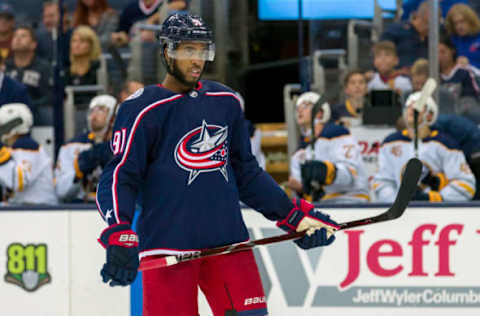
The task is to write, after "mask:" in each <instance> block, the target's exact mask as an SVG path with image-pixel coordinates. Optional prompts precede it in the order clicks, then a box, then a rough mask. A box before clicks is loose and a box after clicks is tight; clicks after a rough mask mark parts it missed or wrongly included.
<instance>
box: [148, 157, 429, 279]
mask: <svg viewBox="0 0 480 316" xmlns="http://www.w3.org/2000/svg"><path fill="white" fill-rule="evenodd" d="M421 171H422V163H421V162H420V160H418V159H416V158H412V159H410V160H409V161H408V163H407V166H406V168H405V173H404V175H403V178H402V183H401V184H400V189H399V190H398V194H397V197H396V198H395V201H394V202H393V204H392V206H391V207H390V208H389V209H388V210H387V211H385V212H383V213H382V214H380V215H377V216H373V217H367V218H363V219H359V220H355V221H350V222H345V223H341V224H340V228H339V230H343V229H349V228H353V227H357V226H363V225H369V224H375V223H381V222H385V221H390V220H393V219H396V218H399V217H400V216H402V214H403V213H404V212H405V209H406V208H407V205H408V203H409V202H410V200H411V198H412V196H413V194H414V193H415V191H416V189H417V182H418V179H419V178H420V173H421ZM306 232H307V231H301V232H295V233H291V234H283V235H279V236H273V237H268V238H263V239H257V240H251V241H247V242H241V243H236V244H231V245H226V246H221V247H216V248H211V249H205V250H199V251H194V252H189V253H185V254H180V255H170V256H164V257H154V258H151V259H147V260H144V261H142V262H141V264H140V267H139V270H140V271H145V270H151V269H155V268H162V267H167V266H171V265H174V264H177V263H180V262H184V261H190V260H194V259H199V258H205V257H210V256H218V255H223V254H228V253H232V252H238V251H243V250H248V249H252V248H255V247H256V246H260V245H268V244H273V243H277V242H281V241H285V240H295V239H299V238H302V237H303V236H305V234H306Z"/></svg>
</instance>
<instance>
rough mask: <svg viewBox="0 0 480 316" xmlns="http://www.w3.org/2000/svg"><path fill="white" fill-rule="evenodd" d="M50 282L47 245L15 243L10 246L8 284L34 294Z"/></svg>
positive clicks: (8, 253)
mask: <svg viewBox="0 0 480 316" xmlns="http://www.w3.org/2000/svg"><path fill="white" fill-rule="evenodd" d="M50 280H51V277H50V274H49V273H48V271H47V245H45V244H38V245H33V244H28V245H22V244H20V243H13V244H10V245H9V246H8V248H7V273H6V274H5V281H6V282H8V283H13V284H15V285H18V286H20V287H21V288H23V289H24V290H26V291H28V292H32V291H35V290H36V289H38V288H39V287H40V286H42V285H44V284H46V283H48V282H50Z"/></svg>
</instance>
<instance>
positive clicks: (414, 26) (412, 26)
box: [381, 1, 429, 74]
mask: <svg viewBox="0 0 480 316" xmlns="http://www.w3.org/2000/svg"><path fill="white" fill-rule="evenodd" d="M428 20H429V5H428V1H426V2H423V3H422V4H421V5H420V7H419V8H418V10H417V11H416V12H414V13H412V15H411V18H410V21H409V22H403V23H392V24H390V25H389V26H388V27H387V29H386V30H385V32H384V33H383V34H382V36H381V40H382V41H391V42H393V43H394V44H395V46H396V49H397V54H398V57H399V67H400V68H401V70H402V72H403V73H404V74H408V69H409V68H410V66H412V64H413V63H414V61H415V60H416V59H417V58H420V57H422V58H427V57H428Z"/></svg>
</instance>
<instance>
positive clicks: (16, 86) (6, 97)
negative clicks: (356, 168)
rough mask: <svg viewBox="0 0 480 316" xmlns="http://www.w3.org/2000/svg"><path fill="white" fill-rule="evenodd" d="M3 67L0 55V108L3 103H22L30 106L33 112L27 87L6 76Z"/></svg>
mask: <svg viewBox="0 0 480 316" xmlns="http://www.w3.org/2000/svg"><path fill="white" fill-rule="evenodd" d="M3 68H4V63H3V58H2V57H1V56H0V108H1V106H2V105H3V104H7V103H24V104H27V105H28V106H29V107H30V110H32V112H34V108H33V107H32V100H31V99H30V97H29V96H28V90H27V87H25V86H24V85H23V84H22V83H20V82H18V81H16V80H13V79H12V78H10V77H8V76H6V75H5V73H4V72H3Z"/></svg>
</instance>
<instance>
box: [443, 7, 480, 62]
mask: <svg viewBox="0 0 480 316" xmlns="http://www.w3.org/2000/svg"><path fill="white" fill-rule="evenodd" d="M445 27H446V29H447V32H448V34H449V35H451V39H452V42H453V44H454V45H455V48H456V49H457V55H458V57H457V62H458V63H460V64H463V65H467V64H469V63H470V64H472V65H473V66H475V67H477V68H480V18H479V17H478V15H477V14H476V13H475V11H473V10H472V8H470V7H469V6H468V5H465V4H456V5H454V6H453V7H452V8H451V9H450V11H448V15H447V19H446V21H445Z"/></svg>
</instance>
